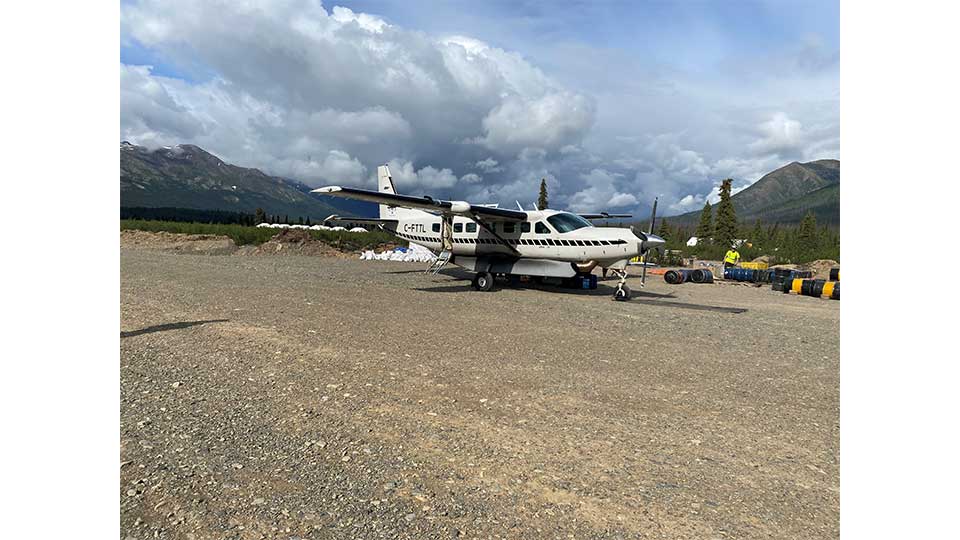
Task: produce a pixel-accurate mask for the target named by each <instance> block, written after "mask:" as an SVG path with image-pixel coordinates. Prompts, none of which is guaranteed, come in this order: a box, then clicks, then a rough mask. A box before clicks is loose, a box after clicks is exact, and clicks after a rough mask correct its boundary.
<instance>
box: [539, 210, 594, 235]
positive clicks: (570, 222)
mask: <svg viewBox="0 0 960 540" xmlns="http://www.w3.org/2000/svg"><path fill="white" fill-rule="evenodd" d="M547 221H549V222H550V224H551V225H553V228H554V229H556V230H557V232H559V233H561V234H562V233H567V232H570V231H575V230H577V229H582V228H584V227H593V224H592V223H590V222H589V221H587V220H585V219H583V218H582V217H580V216H578V215H576V214H569V213H566V212H564V213H562V214H554V215H552V216H550V217H548V218H547Z"/></svg>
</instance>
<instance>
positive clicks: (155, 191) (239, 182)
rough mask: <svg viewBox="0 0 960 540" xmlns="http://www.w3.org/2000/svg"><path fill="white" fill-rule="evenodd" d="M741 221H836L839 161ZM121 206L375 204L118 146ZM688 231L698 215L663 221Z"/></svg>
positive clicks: (782, 187)
mask: <svg viewBox="0 0 960 540" xmlns="http://www.w3.org/2000/svg"><path fill="white" fill-rule="evenodd" d="M731 200H732V201H733V206H734V209H735V210H736V213H737V218H738V219H739V220H740V221H741V222H753V221H754V220H756V219H760V220H762V221H763V222H765V223H774V222H780V223H785V224H786V223H799V222H800V220H801V219H802V218H803V216H804V215H805V214H806V213H807V212H813V214H814V215H815V216H816V218H817V223H820V224H834V225H838V224H839V223H840V162H839V161H838V160H835V159H823V160H818V161H811V162H809V163H798V162H793V163H789V164H787V165H784V166H783V167H781V168H779V169H777V170H775V171H773V172H770V173H768V174H766V175H764V176H763V177H762V178H760V180H757V181H756V182H755V183H754V184H753V185H751V186H750V187H748V188H746V189H744V190H743V191H740V192H739V193H737V194H736V195H734V196H733V197H731ZM120 206H122V207H149V208H158V207H168V208H190V209H197V210H224V211H231V212H244V213H249V214H252V213H253V212H254V211H255V210H256V209H257V208H263V209H264V211H265V212H266V213H267V214H269V215H279V216H289V217H291V218H293V219H296V218H298V217H304V218H307V217H309V218H311V219H312V220H322V219H324V218H326V217H327V216H329V215H331V214H341V215H353V216H364V217H370V216H375V215H376V214H377V206H376V205H374V204H371V203H367V202H363V201H352V200H349V199H334V198H332V197H320V196H317V195H314V194H312V193H310V187H309V186H307V185H306V184H304V183H302V182H298V181H296V180H292V179H289V178H282V177H278V176H269V175H267V174H265V173H263V172H261V171H260V170H258V169H248V168H244V167H238V166H236V165H230V164H229V163H225V162H224V161H223V160H221V159H220V158H218V157H217V156H214V155H213V154H211V153H209V152H207V151H206V150H204V149H202V148H200V147H198V146H195V145H192V144H180V145H177V146H172V147H163V148H158V149H148V148H145V147H142V146H137V145H134V144H130V143H129V142H122V143H120ZM666 219H667V221H669V222H670V223H671V224H673V225H693V226H695V225H696V224H697V223H698V222H699V220H700V211H699V210H698V211H695V212H688V213H686V214H681V215H677V216H669V217H667V218H666Z"/></svg>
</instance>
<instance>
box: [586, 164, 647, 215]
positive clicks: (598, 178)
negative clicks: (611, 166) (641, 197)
mask: <svg viewBox="0 0 960 540" xmlns="http://www.w3.org/2000/svg"><path fill="white" fill-rule="evenodd" d="M620 177H622V175H619V174H617V173H612V172H610V171H607V170H605V169H593V170H592V171H590V172H589V173H587V174H584V175H581V178H582V179H583V181H584V182H585V183H586V184H587V185H588V186H589V187H586V188H585V189H582V190H580V191H578V192H576V193H574V194H573V196H572V197H571V198H570V203H569V207H570V209H571V210H573V211H575V212H598V211H603V210H605V209H606V208H608V207H622V206H627V205H633V204H636V203H637V198H636V197H635V196H634V195H632V194H629V193H622V192H620V191H618V190H617V181H618V179H619V178H620Z"/></svg>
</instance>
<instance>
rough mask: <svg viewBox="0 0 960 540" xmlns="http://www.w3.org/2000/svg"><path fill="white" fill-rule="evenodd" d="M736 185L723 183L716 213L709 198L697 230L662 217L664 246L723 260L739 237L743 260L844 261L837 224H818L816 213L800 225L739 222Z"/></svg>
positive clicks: (659, 234)
mask: <svg viewBox="0 0 960 540" xmlns="http://www.w3.org/2000/svg"><path fill="white" fill-rule="evenodd" d="M732 184H733V181H732V180H730V179H729V178H728V179H726V180H724V181H723V183H722V184H721V186H720V202H719V203H718V204H717V208H716V213H715V214H714V211H713V208H712V207H711V205H710V202H709V201H707V202H706V204H704V205H703V211H702V212H701V213H700V223H699V224H697V227H696V228H695V229H693V230H688V229H687V228H686V227H683V226H677V227H673V226H671V225H670V222H669V219H663V220H661V221H660V225H659V227H658V228H657V231H656V234H657V235H658V236H660V237H662V238H663V239H664V240H666V245H665V246H664V249H665V250H680V251H683V252H684V254H685V255H694V256H696V257H697V258H700V259H711V260H721V259H723V256H724V254H725V253H726V251H727V249H729V248H730V246H732V245H733V244H734V241H735V240H745V242H744V243H743V244H742V245H741V246H740V247H738V248H737V250H738V251H739V252H740V256H741V258H742V259H741V260H743V261H750V260H752V259H755V258H757V257H759V256H761V255H766V256H768V257H770V258H771V262H772V263H773V264H777V263H806V262H810V261H813V260H817V259H833V260H836V261H839V260H840V231H839V230H838V229H837V228H836V227H829V226H822V227H818V226H817V218H816V216H814V215H813V213H812V212H808V213H807V214H806V215H805V216H804V218H803V220H802V221H801V222H800V224H799V225H781V224H779V223H773V224H764V223H763V222H761V220H759V219H758V220H756V221H755V222H754V223H753V224H747V223H740V222H738V221H737V216H736V211H735V210H734V208H733V202H732V201H731V200H730V196H731V195H730V191H731V187H732ZM643 230H646V227H645V226H644V227H643ZM691 236H696V237H697V239H698V242H697V245H696V246H693V247H691V246H687V240H688V239H689V238H690V237H691Z"/></svg>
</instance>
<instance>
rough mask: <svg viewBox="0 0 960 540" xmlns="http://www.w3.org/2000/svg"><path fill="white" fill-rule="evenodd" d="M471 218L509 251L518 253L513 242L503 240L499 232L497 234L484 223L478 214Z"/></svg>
mask: <svg viewBox="0 0 960 540" xmlns="http://www.w3.org/2000/svg"><path fill="white" fill-rule="evenodd" d="M473 220H474V221H476V222H477V224H478V225H480V226H481V227H483V228H484V230H486V231H487V232H488V233H490V234H492V235H493V237H494V238H496V239H497V240H499V241H500V243H501V244H503V245H505V246H507V249H509V250H510V251H512V252H514V253H516V254H517V255H520V251H518V250H517V248H515V247H513V244H511V243H510V242H507V241H506V240H504V238H503V237H502V236H500V235H499V234H497V233H496V232H495V231H494V230H493V229H492V228H491V227H490V226H488V225H487V224H486V223H484V222H483V220H482V219H480V218H479V217H478V216H476V215H474V216H473Z"/></svg>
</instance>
